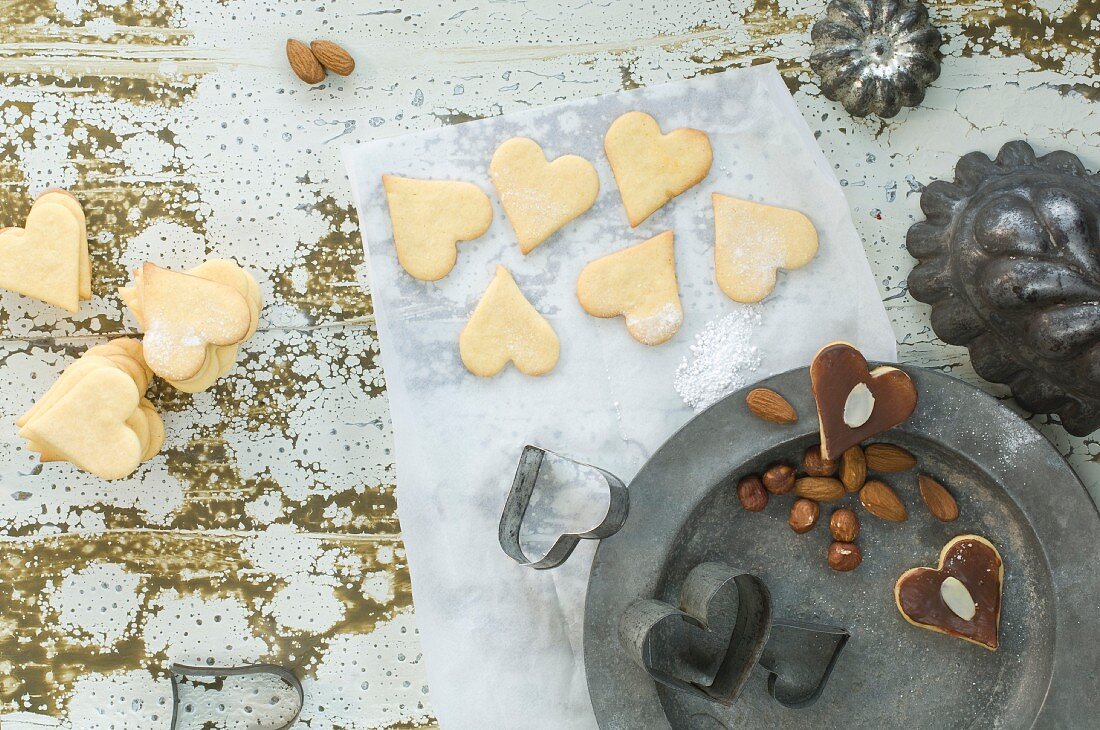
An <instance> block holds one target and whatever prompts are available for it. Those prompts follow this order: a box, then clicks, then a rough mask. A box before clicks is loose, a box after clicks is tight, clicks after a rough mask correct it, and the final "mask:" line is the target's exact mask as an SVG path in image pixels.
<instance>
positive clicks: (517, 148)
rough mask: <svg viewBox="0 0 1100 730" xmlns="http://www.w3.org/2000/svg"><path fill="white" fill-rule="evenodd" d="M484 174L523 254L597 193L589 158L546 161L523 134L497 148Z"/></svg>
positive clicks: (597, 181) (585, 206) (597, 180)
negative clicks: (494, 189) (486, 175)
mask: <svg viewBox="0 0 1100 730" xmlns="http://www.w3.org/2000/svg"><path fill="white" fill-rule="evenodd" d="M489 176H490V177H491V178H492V179H493V185H494V186H495V187H496V189H497V194H498V195H499V196H500V203H501V205H503V206H504V212H505V213H506V214H507V215H508V221H509V222H510V223H511V224H512V228H513V229H514V230H515V232H516V239H517V240H518V241H519V248H520V251H522V252H523V253H525V254H528V253H531V251H533V250H535V247H536V246H538V245H539V244H540V243H542V242H543V241H545V240H546V239H548V238H550V236H552V235H553V234H554V233H555V232H556V231H558V230H559V229H560V228H561V227H562V226H564V225H565V224H566V223H568V222H569V221H571V220H573V219H574V218H576V217H577V216H579V215H581V214H582V213H584V212H585V211H586V210H588V209H589V208H591V207H592V205H593V204H594V203H595V202H596V197H597V196H598V195H599V194H600V176H599V175H598V174H596V168H595V167H594V166H593V165H592V163H591V162H589V161H588V160H586V159H584V158H583V157H578V156H577V155H563V156H561V157H559V158H557V159H556V160H554V161H553V162H549V161H547V159H546V155H545V153H543V151H542V147H540V146H539V144H538V143H537V142H535V141H534V140H532V139H527V138H526V137H514V138H512V139H510V140H508V141H507V142H505V143H504V144H502V145H501V146H500V147H498V148H497V151H496V152H494V153H493V160H492V162H490V163H489Z"/></svg>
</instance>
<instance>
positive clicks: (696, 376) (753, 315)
mask: <svg viewBox="0 0 1100 730" xmlns="http://www.w3.org/2000/svg"><path fill="white" fill-rule="evenodd" d="M759 326H760V308H759V307H758V306H751V307H741V308H739V309H738V310H737V311H735V312H730V313H729V314H727V315H725V316H724V317H722V318H720V319H715V320H711V321H710V322H707V324H706V326H705V327H704V328H703V331H702V332H700V333H699V334H698V335H696V337H695V342H694V343H693V344H692V345H691V355H689V356H687V357H685V358H684V360H683V362H681V363H680V367H678V368H676V380H675V385H676V392H677V393H679V394H680V397H681V398H683V399H684V403H687V404H688V405H689V406H691V407H692V408H693V409H695V411H696V412H697V413H698V412H699V411H702V410H703V409H705V408H706V407H707V406H709V405H711V404H713V403H715V402H717V401H718V400H719V399H721V398H722V397H723V396H725V395H727V394H729V393H732V392H733V391H735V390H737V389H738V388H741V387H743V386H744V385H747V384H748V382H749V380H750V378H749V376H750V375H751V374H752V373H754V372H756V369H757V368H759V367H760V353H759V352H757V349H756V347H755V346H754V345H752V344H750V343H751V341H752V336H753V333H754V332H755V331H756V328H757V327H759Z"/></svg>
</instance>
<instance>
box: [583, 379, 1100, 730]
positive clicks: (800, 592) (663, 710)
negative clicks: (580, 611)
mask: <svg viewBox="0 0 1100 730" xmlns="http://www.w3.org/2000/svg"><path fill="white" fill-rule="evenodd" d="M905 370H906V371H907V372H908V373H909V374H910V376H912V378H913V380H914V382H915V383H916V386H917V389H918V392H919V402H918V406H917V410H916V413H915V414H914V415H913V417H912V418H910V419H909V421H907V422H906V423H905V424H903V425H902V426H900V427H898V428H895V429H893V430H892V431H890V432H888V433H887V434H884V435H883V437H882V440H886V441H890V442H891V443H895V444H898V445H900V446H903V447H905V448H906V449H908V450H910V451H911V452H912V453H914V454H915V455H917V457H918V459H919V467H918V469H919V470H920V471H923V472H927V473H929V474H932V475H935V476H936V477H938V478H939V479H940V480H941V481H942V482H943V483H944V484H945V485H947V486H948V487H949V488H950V489H951V491H952V493H953V494H954V495H955V497H956V498H957V500H958V503H959V507H960V510H961V514H960V516H959V518H958V520H956V521H955V522H952V523H942V522H938V521H937V520H935V519H934V518H933V517H932V516H931V515H929V514H928V511H927V509H926V508H925V507H924V505H923V503H922V502H921V499H920V496H919V493H918V491H917V483H916V472H909V473H905V474H897V475H888V477H887V479H886V481H888V482H889V483H890V484H891V485H892V486H894V487H895V489H896V490H897V491H898V493H899V495H900V496H901V497H902V499H903V500H904V501H905V503H906V505H907V506H908V507H909V512H910V517H909V519H908V520H907V521H906V522H903V523H899V524H893V523H887V522H883V521H881V520H878V519H876V518H874V517H872V516H870V515H869V514H867V513H866V511H862V508H858V507H857V508H856V509H857V511H858V512H859V513H860V517H861V522H862V526H863V529H862V533H861V535H860V538H859V544H860V546H861V548H862V551H863V563H862V565H860V566H859V567H858V568H857V569H856V570H854V571H853V572H851V573H836V572H834V571H832V570H830V569H829V568H828V566H827V564H826V560H825V554H826V550H827V548H828V545H829V542H830V540H831V538H830V536H829V531H828V527H827V520H828V514H829V512H830V511H831V509H832V508H833V507H834V506H837V505H839V504H848V505H849V506H851V504H852V503H854V502H857V500H856V499H855V495H849V497H848V498H846V499H845V500H844V501H843V502H842V503H836V505H824V506H823V509H822V519H821V521H820V523H819V524H818V526H817V527H816V528H815V529H813V530H812V531H810V532H809V533H807V534H804V535H796V534H795V533H794V532H792V531H791V530H790V529H789V528H788V526H787V524H786V519H787V511H788V508H789V505H790V502H791V500H792V498H791V497H789V496H788V497H774V496H773V497H772V499H771V500H770V502H769V504H768V506H767V508H766V509H765V510H764V511H763V512H760V513H749V512H746V511H745V510H743V509H742V508H741V506H740V504H739V502H738V500H737V496H736V494H735V486H736V483H737V480H738V479H739V478H740V477H741V476H743V475H745V474H749V473H759V472H761V471H762V470H763V469H764V468H765V467H766V466H767V465H768V464H770V463H772V462H775V461H778V460H783V459H786V460H788V461H792V463H793V460H794V459H795V458H796V457H797V456H798V455H800V454H801V452H802V450H803V449H805V448H806V447H807V446H809V445H811V444H813V443H816V442H817V440H818V435H817V418H816V416H815V408H814V402H813V397H812V395H811V392H810V380H809V374H808V370H807V369H806V368H802V369H799V370H794V371H791V372H787V373H784V374H782V375H777V376H775V377H772V378H769V379H767V380H764V381H762V382H761V383H758V384H756V385H755V386H753V387H761V386H763V387H769V388H772V389H774V390H776V391H778V392H779V393H782V394H783V395H784V396H785V397H786V398H787V399H788V400H790V401H791V403H792V404H793V405H794V406H795V408H796V409H797V410H798V412H799V414H800V416H801V418H800V420H799V421H798V423H796V424H794V425H786V426H783V425H776V424H771V423H767V422H764V421H761V420H760V419H757V418H756V417H754V416H752V415H751V414H750V413H749V412H748V409H747V408H746V406H745V393H746V392H747V390H748V389H746V390H743V391H740V392H737V393H734V394H732V395H730V396H729V397H727V398H725V399H724V400H722V401H721V402H719V403H717V404H715V405H714V406H712V407H711V408H709V409H708V410H707V411H705V412H703V413H701V414H700V415H699V416H698V417H696V418H695V419H693V420H692V421H691V422H690V423H688V424H687V425H686V426H684V428H682V429H681V430H680V431H679V432H678V433H676V434H675V435H674V436H672V438H670V439H669V440H668V441H667V442H666V443H665V444H664V446H662V447H661V448H660V449H659V450H658V451H657V453H656V454H654V456H653V457H652V458H651V459H650V460H649V461H648V462H647V463H646V465H645V466H644V467H643V468H642V469H641V471H640V472H639V473H638V475H637V476H636V477H635V478H634V480H633V482H632V483H631V484H630V486H629V495H630V496H629V498H630V516H629V518H628V519H627V521H626V524H625V526H624V527H623V528H622V530H621V531H620V532H618V533H617V534H615V535H614V536H612V537H608V538H606V539H604V540H602V541H601V543H600V545H599V549H598V551H597V553H596V557H595V560H594V562H593V566H592V574H591V578H590V582H589V587H588V598H587V604H586V615H585V632H584V652H585V664H586V671H587V676H588V686H589V691H590V693H591V696H592V704H593V708H594V709H595V712H596V717H597V719H598V720H599V723H600V725H601V727H602V728H605V730H611V729H616V730H617V729H619V728H623V729H624V730H625V729H629V730H636V729H637V728H647V730H648V729H649V728H661V727H672V728H691V729H692V730H718V729H720V728H733V727H768V728H787V727H791V728H794V727H798V728H805V727H813V728H845V729H850V728H853V727H861V728H862V727H867V728H870V727H902V726H904V727H913V728H925V729H928V728H978V727H998V728H1026V727H1032V726H1037V727H1067V728H1068V727H1073V728H1077V727H1094V726H1095V723H1096V722H1097V718H1098V717H1100V660H1098V658H1097V657H1098V655H1097V648H1096V647H1097V642H1098V640H1100V573H1098V572H1097V569H1096V562H1097V560H1098V559H1100V516H1098V513H1097V509H1096V506H1095V505H1094V504H1093V502H1092V501H1091V500H1090V498H1089V496H1088V494H1087V492H1086V491H1085V489H1084V486H1083V485H1082V484H1081V482H1080V480H1078V478H1077V477H1076V475H1075V474H1074V473H1073V471H1072V470H1071V469H1070V468H1069V466H1068V464H1067V463H1066V462H1065V460H1064V459H1063V458H1062V457H1061V455H1059V454H1058V452H1057V451H1056V450H1055V449H1054V448H1053V446H1051V445H1050V443H1048V442H1047V441H1046V440H1045V439H1044V438H1043V437H1042V436H1041V435H1040V434H1039V433H1038V432H1037V431H1035V430H1034V429H1033V428H1032V427H1031V426H1029V425H1028V424H1027V423H1026V422H1024V421H1023V420H1022V419H1021V418H1019V417H1018V416H1017V415H1016V414H1014V413H1013V412H1012V411H1010V410H1009V409H1008V408H1006V407H1005V406H1003V405H1002V404H1000V403H999V402H998V401H997V400H996V399H994V398H992V397H990V396H988V395H986V394H984V393H982V392H981V391H979V390H977V389H976V388H973V387H971V386H969V385H967V384H965V383H963V382H961V381H959V380H956V379H954V378H951V377H948V376H946V375H943V374H941V373H938V372H934V371H930V370H923V369H920V368H905ZM891 477H892V478H891ZM969 532H972V533H976V534H980V535H983V536H985V537H986V538H988V539H989V540H991V541H992V542H993V543H994V544H995V545H996V546H997V548H998V549H999V551H1000V553H1001V555H1002V557H1003V559H1004V563H1005V581H1004V594H1003V604H1002V616H1001V645H1000V648H999V649H998V650H997V651H996V652H990V651H987V650H985V649H983V648H981V647H978V646H974V645H972V644H969V643H966V642H964V641H961V640H958V639H953V638H950V637H946V636H943V635H940V634H936V633H933V632H931V631H927V630H923V629H919V628H917V627H914V626H912V625H910V624H908V623H906V621H905V620H904V619H903V618H902V616H901V615H900V613H899V612H898V610H897V607H896V606H895V604H894V597H893V586H894V582H895V580H896V579H897V578H898V576H899V575H901V573H902V572H903V571H905V570H906V569H908V568H911V567H914V566H919V565H930V566H935V565H936V563H937V559H938V555H939V551H940V549H941V548H942V547H943V545H944V544H945V543H946V542H947V541H948V540H949V539H950V538H952V537H954V536H956V535H959V534H962V533H969ZM707 561H718V562H721V563H726V564H728V565H730V566H733V567H735V568H736V569H738V570H741V571H745V572H748V573H752V574H755V575H757V576H759V577H760V578H762V579H763V580H764V581H765V583H766V584H767V586H768V589H769V591H770V593H771V600H772V605H773V609H774V611H775V612H776V613H777V614H778V615H781V616H783V617H785V618H791V619H801V620H805V621H809V622H818V623H822V624H831V625H835V626H838V627H844V628H846V629H848V630H849V631H850V632H851V638H850V640H849V641H848V643H847V646H846V647H845V649H844V651H843V652H842V654H841V655H840V657H839V659H838V660H837V662H836V665H835V667H834V670H833V673H832V676H831V678H830V679H829V682H828V684H827V686H826V687H825V689H824V692H823V694H822V695H821V697H820V699H819V700H818V701H817V702H816V703H814V704H813V705H811V706H809V707H804V708H800V709H791V708H788V707H784V706H783V705H781V704H780V703H778V702H776V701H775V700H773V699H772V698H771V697H770V696H769V695H768V693H767V692H766V689H765V681H764V677H765V673H764V672H763V671H762V670H761V669H759V668H758V669H757V670H755V676H753V677H751V678H750V679H749V681H748V682H747V684H746V685H745V687H744V689H743V691H742V692H741V694H740V696H739V697H737V699H736V701H735V702H734V703H733V704H732V705H731V706H728V707H726V706H723V705H721V704H717V703H714V702H711V701H708V700H707V699H705V698H703V697H700V696H697V695H693V694H689V693H685V692H677V691H675V690H672V689H669V688H667V687H665V686H663V685H658V684H656V683H655V682H654V681H653V680H652V679H651V678H650V676H649V675H648V674H647V673H646V672H645V670H643V669H642V668H641V667H639V666H638V665H637V664H635V663H634V662H632V661H631V660H630V658H629V656H628V654H627V651H626V650H625V649H624V646H623V643H622V642H621V640H620V637H619V631H618V624H619V620H620V617H621V616H622V615H623V612H624V611H625V610H626V609H627V607H628V606H629V605H630V604H631V603H633V602H635V601H637V600H639V599H644V598H656V599H659V600H663V601H667V602H668V603H671V604H673V605H675V604H677V603H678V600H679V597H680V589H681V586H682V584H683V582H684V579H685V577H686V576H687V574H688V572H689V571H690V570H691V569H692V568H694V567H695V566H697V565H699V564H700V563H704V562H707Z"/></svg>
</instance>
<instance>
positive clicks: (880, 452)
mask: <svg viewBox="0 0 1100 730" xmlns="http://www.w3.org/2000/svg"><path fill="white" fill-rule="evenodd" d="M863 453H864V456H866V458H867V468H868V469H870V470H871V471H880V472H883V473H885V474H890V473H893V472H898V471H908V470H910V469H912V468H913V467H914V466H916V465H917V459H916V457H915V456H913V455H912V454H910V453H909V452H908V451H906V450H905V449H903V448H901V447H900V446H894V445H893V444H871V445H870V446H868V447H867V448H866V449H864V451H863Z"/></svg>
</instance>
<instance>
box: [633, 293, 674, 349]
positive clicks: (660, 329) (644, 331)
mask: <svg viewBox="0 0 1100 730" xmlns="http://www.w3.org/2000/svg"><path fill="white" fill-rule="evenodd" d="M683 323H684V310H683V309H681V308H680V305H679V303H677V302H668V303H666V304H663V305H661V306H660V307H659V308H658V309H657V311H655V312H652V313H651V314H649V315H647V316H645V317H638V316H635V315H632V314H628V315H626V327H627V329H628V330H630V334H632V335H633V336H634V337H635V338H637V339H640V340H641V341H642V342H646V343H658V342H664V341H665V340H667V339H668V338H669V337H672V335H674V334H676V330H678V329H680V325H681V324H683Z"/></svg>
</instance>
